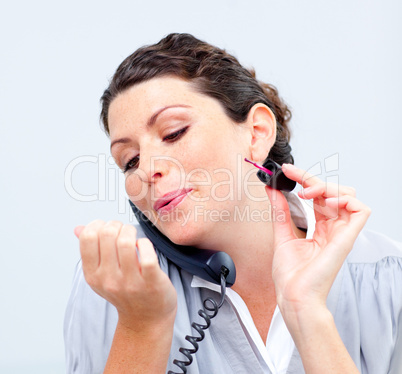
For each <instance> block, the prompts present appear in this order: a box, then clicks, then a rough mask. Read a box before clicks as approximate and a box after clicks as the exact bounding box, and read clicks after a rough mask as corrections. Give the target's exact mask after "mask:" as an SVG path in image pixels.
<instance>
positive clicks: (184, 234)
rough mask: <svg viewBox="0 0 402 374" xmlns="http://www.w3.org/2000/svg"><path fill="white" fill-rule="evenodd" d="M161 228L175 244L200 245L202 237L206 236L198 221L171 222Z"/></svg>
mask: <svg viewBox="0 0 402 374" xmlns="http://www.w3.org/2000/svg"><path fill="white" fill-rule="evenodd" d="M159 230H160V231H161V232H162V233H163V234H164V235H165V236H167V237H168V238H169V239H170V240H171V241H172V242H173V243H174V244H177V245H185V246H191V247H195V246H198V245H199V244H200V238H202V237H203V236H204V234H202V231H203V230H202V227H200V223H196V222H191V223H190V222H188V223H186V224H183V223H180V222H174V223H169V225H163V227H161V228H159ZM204 238H205V236H204Z"/></svg>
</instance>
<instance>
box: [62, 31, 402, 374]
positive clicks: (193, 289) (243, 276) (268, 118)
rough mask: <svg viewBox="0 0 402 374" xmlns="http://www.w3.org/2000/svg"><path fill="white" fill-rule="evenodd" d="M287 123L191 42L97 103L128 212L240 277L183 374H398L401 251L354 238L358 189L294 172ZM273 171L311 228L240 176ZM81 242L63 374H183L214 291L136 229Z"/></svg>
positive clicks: (80, 230) (360, 211)
mask: <svg viewBox="0 0 402 374" xmlns="http://www.w3.org/2000/svg"><path fill="white" fill-rule="evenodd" d="M289 119H290V112H289V110H288V108H287V107H286V105H285V104H284V103H283V102H282V101H281V100H280V98H279V97H278V94H277V91H276V90H275V89H274V88H273V87H272V86H269V85H266V84H262V83H259V82H257V80H256V79H255V76H254V73H253V72H249V71H248V70H246V69H244V68H243V67H242V66H241V65H240V64H239V63H238V61H237V60H236V59H235V58H234V57H233V56H231V55H229V54H227V53H226V52H225V51H223V50H220V49H218V48H216V47H213V46H211V45H209V44H207V43H204V42H202V41H199V40H197V39H196V38H194V37H192V36H191V35H188V34H171V35H169V36H167V37H166V38H164V39H162V40H161V41H160V42H159V43H158V44H155V45H152V46H147V47H143V48H141V49H139V50H137V51H136V52H135V53H134V54H132V55H131V56H129V57H128V58H127V59H126V60H125V61H123V63H122V64H121V65H120V67H119V68H118V69H117V71H116V73H115V75H114V77H113V79H112V81H111V83H110V85H109V87H108V89H107V90H106V91H105V93H104V95H103V96H102V121H103V124H104V126H105V130H106V132H107V133H108V134H109V135H110V140H111V153H112V155H113V157H114V159H115V161H116V163H117V165H118V166H119V167H120V168H121V169H122V170H123V171H124V173H125V176H126V191H127V194H128V196H129V198H130V200H131V201H132V202H133V203H134V204H135V206H136V207H137V208H138V209H139V210H140V211H142V212H143V213H144V214H145V216H146V217H147V218H148V219H149V220H150V221H151V222H152V223H153V224H154V225H155V227H156V228H157V229H158V230H159V232H160V233H161V234H163V235H165V236H166V237H168V238H169V239H170V240H171V241H172V242H173V243H175V244H177V245H185V246H192V247H195V248H196V249H198V250H200V251H202V250H205V249H212V250H216V251H223V252H226V253H227V254H229V255H230V257H231V258H232V259H233V261H234V264H235V266H236V274H237V276H236V281H235V284H234V285H233V287H232V288H231V289H230V290H229V289H228V290H227V296H226V297H225V299H224V301H223V304H222V307H221V309H220V310H219V313H218V315H217V316H216V317H215V318H214V319H213V320H212V322H211V327H210V328H209V329H208V330H207V331H206V336H205V339H204V340H203V341H202V342H201V343H200V347H199V350H198V352H197V353H196V354H194V355H193V356H192V357H193V358H194V360H193V363H192V364H191V365H190V366H188V367H187V370H188V371H187V372H188V373H246V372H247V373H271V372H272V373H286V372H289V373H303V372H306V373H358V372H359V371H361V372H363V373H376V374H378V373H386V372H388V371H389V370H397V369H395V368H396V367H397V365H398V363H397V355H396V354H395V350H396V349H398V344H400V343H399V342H400V340H398V339H401V338H400V326H401V321H400V318H401V317H400V316H401V315H402V313H401V311H402V290H401V288H402V287H401V284H402V270H401V268H402V255H401V247H400V246H398V245H397V244H395V243H393V242H391V241H390V240H388V239H386V238H383V237H380V236H377V235H374V234H360V236H359V233H360V231H361V230H362V228H363V226H364V224H365V222H366V220H367V218H368V216H369V214H370V210H369V208H368V207H366V206H365V205H364V204H362V203H361V202H360V201H359V200H357V199H356V197H355V193H354V190H353V189H352V188H349V187H338V186H334V185H328V184H324V183H323V182H322V181H320V180H319V179H318V178H316V177H312V176H310V175H308V174H306V173H305V172H304V171H303V170H300V169H298V168H296V167H295V166H293V165H292V164H293V158H292V156H291V154H290V151H291V149H290V146H289V143H288V142H289V129H288V121H289ZM267 156H268V157H269V158H270V159H273V160H274V161H276V162H277V163H279V164H280V165H282V170H283V172H284V174H285V175H286V177H287V178H289V179H291V180H293V181H296V182H297V183H299V184H300V185H302V187H303V189H302V190H301V192H300V193H299V197H300V198H302V199H312V200H313V202H314V210H315V219H316V224H315V228H314V227H307V224H306V217H304V216H303V213H302V212H303V210H302V208H300V202H299V200H298V199H297V198H296V196H295V195H294V194H286V195H287V196H286V197H285V195H284V194H283V193H281V192H280V191H276V190H274V189H272V188H270V187H267V186H265V185H264V184H263V183H261V182H260V181H259V179H258V178H257V177H256V173H255V171H256V169H255V168H254V166H252V165H251V164H249V163H245V162H244V161H243V160H244V158H248V159H249V160H252V161H253V162H255V163H257V164H262V163H263V162H264V160H265V159H266V158H267ZM266 217H268V218H269V219H266ZM307 230H308V231H307ZM75 234H76V235H77V237H79V241H80V249H81V256H82V271H81V269H79V270H78V272H77V276H76V280H75V284H74V290H73V293H72V296H71V298H70V302H69V305H68V308H67V313H66V320H65V337H66V351H67V365H68V372H74V373H98V372H102V371H103V370H104V372H105V373H165V372H166V370H174V371H177V372H181V370H180V369H178V368H177V366H175V365H173V362H172V361H173V358H178V359H179V360H184V361H185V357H184V356H183V355H182V354H181V353H179V351H178V349H179V347H181V346H185V347H187V348H189V347H191V346H189V343H187V344H186V342H185V340H184V336H185V335H186V334H189V335H197V334H195V333H194V330H191V326H190V325H191V322H192V321H197V322H198V323H201V322H202V319H201V318H200V317H198V316H197V311H198V310H199V309H200V308H202V300H204V299H205V298H206V297H209V296H211V297H212V298H213V299H215V300H219V293H218V292H219V286H216V285H213V284H211V283H210V282H207V281H205V280H203V279H199V278H198V277H194V276H193V275H192V274H189V273H188V272H186V271H184V270H181V269H180V268H178V267H177V266H176V265H174V264H173V263H171V262H170V261H168V260H167V259H166V257H165V256H164V255H163V254H161V253H160V252H159V251H158V250H156V251H155V249H154V247H153V245H152V243H151V241H150V240H148V239H147V238H145V237H144V234H143V233H142V231H141V228H140V227H139V226H136V227H134V226H132V225H127V224H122V223H120V222H115V221H111V222H103V221H99V220H97V221H94V222H91V223H89V224H88V225H86V226H85V227H84V226H79V227H77V228H76V229H75ZM306 235H307V236H306ZM358 236H359V237H358ZM352 249H353V251H352ZM82 274H83V275H84V276H85V281H84V279H83V275H82ZM88 285H89V286H90V287H89V286H88ZM93 291H95V292H93ZM217 291H218V292H217ZM95 293H96V294H98V295H99V296H100V297H99V296H98V295H96V294H95ZM374 306H375V307H374ZM378 334H379V335H378ZM392 368H394V369H392Z"/></svg>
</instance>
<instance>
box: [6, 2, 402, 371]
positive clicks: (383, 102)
mask: <svg viewBox="0 0 402 374" xmlns="http://www.w3.org/2000/svg"><path fill="white" fill-rule="evenodd" d="M401 16H402V6H401V3H400V2H399V1H397V0H394V1H391V0H382V1H353V0H352V1H351V0H338V1H318V0H314V1H309V0H307V1H300V0H292V1H276V0H275V1H274V0H260V1H258V0H248V1H240V0H231V1H229V0H224V1H217V0H213V1H212V0H207V1H202V2H199V1H197V2H192V1H188V0H187V1H184V0H183V1H179V0H171V1H149V2H148V3H146V2H145V1H133V0H131V1H121V0H117V1H113V2H112V1H110V2H108V1H77V0H72V1H68V2H58V1H46V0H38V1H27V0H24V1H15V2H7V4H3V6H2V11H1V13H0V40H1V44H0V45H1V50H0V54H1V56H0V105H1V110H0V123H1V127H0V131H1V135H2V136H1V146H0V152H1V185H0V186H1V198H2V204H1V206H2V209H1V225H0V234H1V243H2V249H1V252H0V256H1V258H0V259H1V262H0V267H1V269H0V300H1V309H0V320H1V327H0V372H1V373H13V374H18V373H30V374H33V373H41V374H46V373H63V372H64V348H63V339H62V322H63V313H64V308H65V305H66V302H67V298H68V295H69V290H70V284H71V280H72V275H73V271H74V267H75V264H76V263H77V261H78V260H79V251H78V246H77V240H76V238H75V237H74V235H73V228H74V226H75V225H77V224H85V223H87V222H89V221H92V220H93V219H96V218H101V219H104V220H109V219H119V220H123V221H128V220H129V216H128V213H127V212H128V211H127V210H126V213H121V214H120V213H119V206H118V199H117V198H116V194H115V193H114V191H113V188H112V185H113V178H115V176H116V175H117V172H115V169H114V167H113V165H110V164H109V163H107V162H106V163H105V164H104V165H103V164H102V162H103V160H105V161H107V160H108V157H109V153H108V152H109V151H108V149H109V144H108V140H107V138H106V136H105V135H104V134H103V133H102V131H101V130H100V127H99V122H98V116H99V110H100V105H99V97H100V96H101V94H102V92H103V90H104V88H105V87H106V85H107V82H108V79H109V78H110V77H111V75H112V74H113V72H114V70H115V69H116V67H117V66H118V64H119V63H120V62H121V61H122V60H123V58H125V57H126V56H127V55H128V54H130V53H131V52H132V51H134V50H135V49H136V48H137V47H139V46H141V45H143V44H148V43H154V42H156V41H158V40H159V39H160V38H161V37H163V36H164V35H166V34H168V33H170V32H173V31H179V32H190V33H193V34H194V35H195V36H197V37H199V38H201V39H205V40H207V41H209V42H211V43H213V44H216V45H218V46H221V47H224V48H227V49H228V50H229V51H230V52H232V53H234V54H235V55H236V56H238V58H239V59H240V61H241V62H242V63H243V64H244V65H246V66H254V68H255V69H256V71H257V74H258V77H259V78H260V79H261V80H265V81H268V82H270V83H273V84H274V85H276V86H277V87H278V89H279V91H280V93H281V95H282V96H283V97H284V98H285V99H286V101H287V102H288V103H289V104H290V106H291V107H292V109H293V114H294V116H293V120H292V128H293V133H294V137H293V141H292V145H293V148H294V155H295V160H296V164H297V165H298V166H300V167H303V168H306V169H309V168H312V167H313V166H314V165H316V164H317V163H318V164H320V165H325V164H324V160H325V159H328V158H330V159H331V160H332V161H333V160H334V158H331V156H333V155H335V157H338V156H339V163H336V165H335V168H336V169H337V170H335V171H334V172H330V173H324V172H323V173H322V175H321V176H322V177H323V178H324V179H329V180H330V179H331V178H332V179H333V178H335V179H338V180H339V182H340V183H341V184H346V185H351V186H354V187H355V188H356V189H357V191H358V197H359V198H360V199H361V200H362V201H364V202H365V203H367V204H368V205H369V206H371V208H372V209H373V213H372V216H371V218H370V220H369V222H368V225H367V227H368V228H370V229H375V230H377V231H380V232H383V233H385V234H387V235H389V236H391V237H394V238H396V239H398V240H402V229H401V223H402V220H401V218H400V214H401V213H400V209H401V207H402V197H401V195H400V191H401V187H402V178H401V167H400V162H399V160H400V153H401V152H400V143H401V139H402V136H401V135H402V130H401V127H402V126H401V125H402V120H401V104H402V89H401V87H402V73H401V66H402V40H401V39H402V23H401V22H400V20H401V18H402V17H401ZM83 156H91V157H94V158H95V160H99V162H98V164H96V163H91V162H86V163H81V164H80V165H78V166H77V167H76V168H75V169H74V171H73V173H72V175H71V177H69V179H68V178H67V179H68V181H67V182H68V183H70V182H72V185H73V187H74V189H75V190H76V191H77V192H79V193H81V194H85V195H91V194H97V193H98V178H99V181H100V183H99V185H100V186H101V190H100V191H99V192H100V194H99V195H98V198H97V199H96V200H95V201H92V202H80V201H77V200H76V199H74V198H73V197H71V196H70V195H71V194H69V193H68V192H67V191H66V187H65V171H66V168H67V166H68V165H69V163H70V162H71V161H73V160H75V159H77V158H78V157H83ZM88 160H90V159H88ZM99 165H100V173H99V171H98V166H99ZM329 168H330V167H329ZM332 168H333V167H332ZM323 171H325V170H323ZM102 195H103V196H102ZM109 195H110V196H109ZM122 203H123V205H121V207H120V211H122V207H124V206H125V205H124V201H122Z"/></svg>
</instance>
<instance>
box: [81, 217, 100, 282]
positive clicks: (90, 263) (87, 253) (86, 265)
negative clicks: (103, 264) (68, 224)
mask: <svg viewBox="0 0 402 374" xmlns="http://www.w3.org/2000/svg"><path fill="white" fill-rule="evenodd" d="M104 224H105V222H103V221H101V220H96V221H93V222H91V223H89V224H88V225H86V226H85V227H84V229H83V230H82V231H81V233H80V238H79V240H80V252H81V259H82V269H83V271H84V274H85V275H87V274H90V273H93V272H95V271H96V270H97V269H98V267H99V262H100V253H99V236H98V233H99V230H100V228H101V227H102V226H103V225H104Z"/></svg>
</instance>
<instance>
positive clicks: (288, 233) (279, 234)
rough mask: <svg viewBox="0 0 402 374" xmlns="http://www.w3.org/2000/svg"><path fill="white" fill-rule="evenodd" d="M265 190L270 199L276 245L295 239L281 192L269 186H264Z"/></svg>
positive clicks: (286, 204)
mask: <svg viewBox="0 0 402 374" xmlns="http://www.w3.org/2000/svg"><path fill="white" fill-rule="evenodd" d="M265 190H266V191H267V194H268V197H269V200H270V201H271V209H272V213H271V218H272V227H273V230H274V242H275V246H276V247H277V246H279V245H280V244H282V243H284V242H287V241H288V240H292V239H296V236H295V234H294V232H293V229H292V225H291V216H290V210H289V204H288V202H287V200H286V198H285V196H284V195H283V193H282V192H280V191H278V190H274V189H273V188H271V187H269V186H266V187H265Z"/></svg>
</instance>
